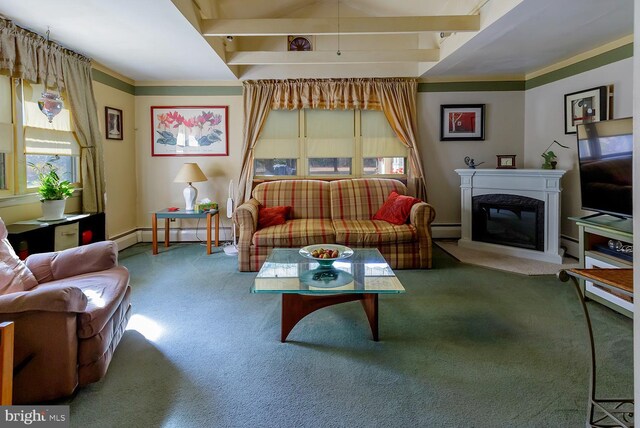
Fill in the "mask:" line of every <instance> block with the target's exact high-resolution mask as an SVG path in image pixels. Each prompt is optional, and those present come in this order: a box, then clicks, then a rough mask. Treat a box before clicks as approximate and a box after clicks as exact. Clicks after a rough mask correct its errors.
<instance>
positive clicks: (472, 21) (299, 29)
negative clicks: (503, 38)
mask: <svg viewBox="0 0 640 428" xmlns="http://www.w3.org/2000/svg"><path fill="white" fill-rule="evenodd" d="M201 28H202V34H203V35H204V36H286V35H290V34H309V35H322V34H338V21H337V20H336V19H335V18H277V19H204V20H202V26H201ZM479 30H480V15H447V16H390V17H361V18H348V17H345V18H340V34H390V33H394V34H403V33H419V32H423V31H442V32H464V31H479Z"/></svg>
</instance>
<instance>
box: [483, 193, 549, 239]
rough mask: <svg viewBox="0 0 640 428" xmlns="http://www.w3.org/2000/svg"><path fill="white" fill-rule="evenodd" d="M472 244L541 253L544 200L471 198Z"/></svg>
mask: <svg viewBox="0 0 640 428" xmlns="http://www.w3.org/2000/svg"><path fill="white" fill-rule="evenodd" d="M472 206H473V212H472V223H473V224H472V228H471V234H472V239H473V240H474V241H480V242H487V243H491V244H498V245H507V246H511V247H519V248H526V249H529V250H538V251H544V201H540V200H538V199H534V198H529V197H526V196H518V195H506V194H492V195H480V196H474V197H473V199H472Z"/></svg>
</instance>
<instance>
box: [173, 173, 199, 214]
mask: <svg viewBox="0 0 640 428" xmlns="http://www.w3.org/2000/svg"><path fill="white" fill-rule="evenodd" d="M198 181H207V176H206V175H204V173H203V172H202V170H201V169H200V167H199V166H198V164H197V163H195V162H187V163H185V164H184V165H182V168H180V171H178V175H177V176H176V178H175V180H173V182H174V183H189V185H188V186H187V187H185V188H184V191H183V192H182V193H183V195H184V203H185V205H186V208H185V210H186V211H193V207H194V205H195V203H196V198H197V197H198V189H196V188H195V187H193V186H192V185H191V183H195V182H198Z"/></svg>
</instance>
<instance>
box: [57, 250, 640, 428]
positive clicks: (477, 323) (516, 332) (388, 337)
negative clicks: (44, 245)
mask: <svg viewBox="0 0 640 428" xmlns="http://www.w3.org/2000/svg"><path fill="white" fill-rule="evenodd" d="M216 251H217V252H216V253H215V254H213V255H211V256H206V255H205V248H204V246H201V245H197V244H183V245H175V246H172V247H170V248H168V249H164V248H162V249H161V253H160V254H159V255H157V256H153V255H151V247H150V245H148V244H138V245H136V246H134V247H131V248H129V249H127V250H125V251H123V252H122V253H121V255H120V263H121V264H122V265H124V266H126V267H127V268H129V270H130V272H131V285H132V288H133V295H132V299H131V300H132V304H133V313H134V318H135V323H133V322H132V323H131V329H130V330H128V331H127V332H126V333H125V335H124V337H123V339H122V342H121V343H120V346H119V347H118V349H117V351H116V353H115V356H114V358H113V361H112V363H111V366H110V367H109V371H108V373H107V376H106V377H105V378H104V379H103V380H102V381H101V382H99V383H96V384H93V385H90V386H89V387H86V388H83V389H81V390H80V391H79V392H78V393H77V394H76V395H75V397H73V398H72V399H71V400H68V402H69V404H70V405H71V424H72V426H74V427H103V426H104V427H160V426H163V427H243V426H246V427H578V426H584V421H585V415H586V402H587V394H588V358H589V355H588V352H587V336H586V330H585V327H584V320H583V316H582V314H581V309H580V306H579V302H578V300H577V297H576V295H575V292H574V290H573V288H572V286H571V285H570V284H569V283H561V282H559V281H558V280H557V279H556V278H555V277H553V276H537V277H528V276H523V275H518V274H512V273H506V272H500V271H496V270H490V269H484V268H481V267H477V266H472V265H466V264H462V263H459V262H457V261H456V260H455V259H453V258H452V257H450V256H449V255H447V254H446V253H444V252H443V251H442V250H440V249H438V248H435V247H434V252H435V255H434V269H432V270H423V271H418V270H409V271H398V272H397V275H398V277H399V279H400V281H401V282H402V283H403V285H404V286H405V288H406V289H407V293H406V294H402V295H384V296H381V297H380V342H377V343H376V342H373V341H372V340H371V332H370V330H369V326H368V323H367V321H366V317H365V314H364V311H363V310H362V307H361V306H360V304H359V303H358V302H352V303H346V304H342V305H337V306H333V307H330V308H325V309H322V310H320V311H318V312H315V313H313V314H311V315H309V316H308V317H307V318H305V319H304V320H302V321H301V322H300V323H299V324H298V325H297V326H296V327H295V328H294V329H293V331H292V332H291V334H290V335H289V342H288V343H285V344H282V343H280V341H279V337H280V296H278V295H271V294H268V295H266V294H263V295H254V294H250V293H249V288H250V286H251V284H252V281H253V279H254V277H255V273H239V272H237V271H236V264H237V259H236V258H235V257H230V256H227V255H225V254H224V253H223V252H222V250H221V249H216ZM589 308H590V310H591V311H592V312H591V313H592V316H593V320H594V324H595V335H596V340H597V341H598V343H599V348H598V349H600V350H601V352H600V353H599V355H598V360H599V363H600V365H601V367H600V368H601V370H602V371H601V376H600V378H599V385H600V391H601V392H602V393H603V394H612V395H615V396H629V397H631V396H632V395H633V374H632V373H633V371H632V367H633V362H632V359H633V358H632V357H633V356H632V321H631V320H629V319H627V318H625V317H623V316H621V315H618V314H617V313H615V312H613V311H611V310H609V309H607V308H605V307H603V306H600V305H598V304H597V303H593V302H592V303H589ZM141 321H142V322H141ZM145 322H146V323H147V324H145ZM152 327H154V328H152ZM134 328H135V329H134Z"/></svg>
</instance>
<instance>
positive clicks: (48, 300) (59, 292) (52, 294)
mask: <svg viewBox="0 0 640 428" xmlns="http://www.w3.org/2000/svg"><path fill="white" fill-rule="evenodd" d="M86 307H87V297H86V296H85V295H84V293H83V292H82V290H80V289H79V288H78V287H74V286H73V285H67V284H60V283H58V284H52V285H40V286H38V287H36V288H33V289H31V290H29V291H20V292H17V293H8V294H3V295H1V296H0V314H7V313H20V312H28V311H45V312H78V313H80V312H83V311H84V310H85V309H86Z"/></svg>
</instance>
